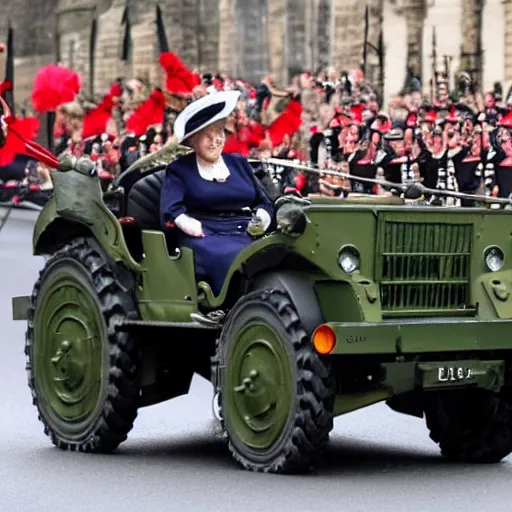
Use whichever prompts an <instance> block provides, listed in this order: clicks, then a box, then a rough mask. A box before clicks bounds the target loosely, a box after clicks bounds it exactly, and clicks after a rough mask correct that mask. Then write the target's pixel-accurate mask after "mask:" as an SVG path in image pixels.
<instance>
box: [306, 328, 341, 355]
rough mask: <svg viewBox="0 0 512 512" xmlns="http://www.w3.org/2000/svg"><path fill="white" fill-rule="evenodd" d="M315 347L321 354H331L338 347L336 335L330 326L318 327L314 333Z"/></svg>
mask: <svg viewBox="0 0 512 512" xmlns="http://www.w3.org/2000/svg"><path fill="white" fill-rule="evenodd" d="M312 339H313V346H314V347H315V349H316V351H317V352H318V353H319V354H324V355H325V354H330V353H331V352H332V351H333V350H334V347H335V346H336V333H335V332H334V330H333V328H332V327H331V326H330V325H327V324H323V325H320V326H318V327H317V328H316V329H315V332H314V333H313V337H312Z"/></svg>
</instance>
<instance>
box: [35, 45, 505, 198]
mask: <svg viewBox="0 0 512 512" xmlns="http://www.w3.org/2000/svg"><path fill="white" fill-rule="evenodd" d="M160 63H161V65H162V68H163V69H164V70H165V72H166V80H165V84H163V85H162V87H154V88H151V87H149V86H148V84H144V83H143V82H142V81H140V80H136V79H132V80H123V79H119V80H117V81H116V82H114V83H113V84H112V85H111V88H110V91H109V92H108V94H106V95H105V96H104V97H103V98H102V99H101V101H99V102H97V103H96V104H91V103H90V102H89V103H88V102H87V101H85V100H84V99H83V98H82V97H81V92H80V83H79V77H77V76H76V74H75V73H74V71H72V70H66V72H67V73H68V76H67V80H64V79H63V77H62V76H61V75H59V73H60V74H62V73H63V72H64V69H65V68H60V69H59V70H58V72H56V70H55V68H59V67H58V66H57V67H53V68H52V69H44V70H42V71H41V73H40V74H39V75H40V76H39V77H36V80H35V82H34V91H33V94H32V100H33V103H34V107H35V110H37V111H38V112H39V113H47V114H48V113H52V115H53V133H52V137H53V139H52V146H53V147H52V152H53V153H54V154H55V155H62V154H66V153H69V154H73V155H75V156H84V155H86V156H90V158H91V159H93V160H94V161H96V162H97V167H98V171H99V173H100V174H101V175H103V176H107V177H108V176H111V177H114V176H116V175H118V174H119V173H121V172H123V171H124V170H126V169H127V168H128V167H129V166H130V165H131V164H133V163H134V162H135V161H136V160H137V159H138V158H140V157H142V156H144V155H146V154H148V153H153V152H155V151H158V150H160V149H161V148H162V147H163V145H164V144H165V143H166V141H167V140H168V138H169V137H171V136H172V134H173V123H174V120H175V118H176V116H177V115H178V114H179V112H180V111H182V110H183V109H184V107H185V106H186V105H187V104H189V103H190V102H191V101H193V100H194V99H197V98H199V97H201V96H205V95H209V94H215V93H216V92H217V91H227V90H237V91H239V92H240V100H239V101H238V104H237V106H236V109H235V110H234V111H233V112H232V114H231V115H230V117H229V118H228V120H227V123H226V127H225V129H226V144H225V148H224V151H225V152H226V153H239V154H241V155H242V156H244V157H248V158H254V159H258V160H261V159H267V158H269V157H277V158H280V159H283V160H292V161H297V162H301V163H304V164H307V165H310V166H313V167H317V168H326V169H331V170H338V171H340V172H342V173H344V174H346V175H352V176H354V177H363V178H376V179H378V180H380V181H385V182H388V183H396V184H407V183H411V182H414V181H421V182H422V183H423V185H424V186H426V187H428V188H430V189H438V190H453V191H460V192H464V193H467V194H484V195H487V196H498V197H509V196H510V195H511V194H512V172H510V168H511V167H512V113H511V102H509V101H508V98H507V97H504V95H503V91H502V89H501V86H500V84H495V87H494V90H493V91H491V92H488V93H486V94H485V95H484V94H481V93H479V92H478V91H475V87H474V84H473V83H472V80H471V77H469V75H467V74H465V73H461V74H460V76H459V79H458V81H457V84H456V85H457V87H456V90H452V91H450V90H449V86H448V80H447V79H446V77H442V76H441V77H440V78H439V80H437V81H436V84H435V95H434V98H429V100H428V101H426V100H425V98H424V97H423V96H422V94H421V86H420V84H419V83H418V80H416V79H412V80H411V81H410V83H409V86H408V87H407V88H406V90H404V91H402V92H401V93H400V94H398V95H397V96H396V97H394V98H392V99H391V100H390V101H389V102H388V107H387V108H386V110H383V108H382V103H383V102H382V98H381V97H379V95H378V94H377V92H376V91H375V89H374V88H373V87H372V85H371V84H370V83H368V82H367V81H366V80H365V77H364V74H363V73H362V72H361V71H359V70H356V71H353V72H350V73H348V72H344V71H341V72H340V71H339V70H336V69H334V68H333V67H330V68H328V69H325V70H322V71H321V72H319V73H316V74H313V73H311V72H303V73H302V74H300V75H298V76H296V77H294V78H293V80H292V82H291V83H290V84H289V86H288V87H286V88H280V87H278V86H276V84H275V81H274V79H273V77H271V76H268V77H265V78H263V79H262V80H261V82H260V83H259V84H254V85H251V84H249V83H247V82H246V81H244V80H235V79H232V78H230V77H228V76H225V75H220V74H219V75H213V74H204V75H199V74H198V73H195V72H192V71H190V70H189V69H187V68H186V66H184V64H183V63H182V62H181V60H180V59H179V57H178V56H177V55H175V54H173V53H166V54H162V55H161V57H160ZM47 68H50V67H47ZM49 73H53V78H50V79H49ZM56 74H57V75H59V76H58V77H57V76H56ZM77 82H78V84H77ZM65 83H67V84H70V85H68V87H69V88H70V90H67V91H66V90H62V87H63V85H62V84H65ZM57 84H58V85H57ZM52 87H53V89H52ZM57 87H59V88H60V89H59V90H58V91H57V92H58V94H56V91H55V89H56V88H57ZM70 97H72V99H71V101H69V99H70ZM56 98H57V99H56ZM59 98H60V99H59ZM265 170H266V171H268V172H269V173H270V174H271V177H272V179H273V180H274V182H275V183H277V184H278V185H279V187H280V190H281V192H283V191H284V190H285V189H287V188H288V189H290V188H292V189H294V190H297V191H298V192H300V193H302V194H303V195H309V194H322V195H328V196H336V195H342V194H346V193H347V191H350V192H352V193H365V194H385V193H389V188H390V187H389V186H388V187H381V186H379V185H374V184H371V183H367V182H358V181H357V180H354V179H350V180H347V179H343V178H340V177H332V176H329V175H325V176H318V175H315V174H307V173H306V174H303V173H301V172H297V171H293V170H290V169H287V168H286V166H265ZM47 174H48V173H47V172H42V173H41V176H42V179H43V181H45V182H48V180H49V178H48V175H47ZM32 179H33V178H32ZM429 201H430V202H432V203H434V204H440V203H441V204H449V205H461V204H462V205H466V206H468V205H471V204H473V202H471V201H462V202H461V201H460V200H458V199H453V198H444V197H438V196H435V195H431V196H429Z"/></svg>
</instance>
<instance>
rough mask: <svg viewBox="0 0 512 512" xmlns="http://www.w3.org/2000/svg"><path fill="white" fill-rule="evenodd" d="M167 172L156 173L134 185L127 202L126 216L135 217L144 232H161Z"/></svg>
mask: <svg viewBox="0 0 512 512" xmlns="http://www.w3.org/2000/svg"><path fill="white" fill-rule="evenodd" d="M164 178H165V170H163V171H158V172H155V173H154V174H150V175H149V176H145V177H144V178H142V179H140V180H138V181H137V182H135V183H134V184H133V186H132V187H131V190H130V192H129V194H128V199H127V202H126V216H127V217H133V218H134V219H135V220H136V222H137V226H138V227H139V228H140V229H142V230H147V231H161V230H162V226H161V224H160V195H161V193H162V186H163V182H164Z"/></svg>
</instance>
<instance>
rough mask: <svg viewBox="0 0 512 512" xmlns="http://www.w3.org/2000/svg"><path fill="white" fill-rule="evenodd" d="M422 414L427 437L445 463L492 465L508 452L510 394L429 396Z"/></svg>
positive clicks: (511, 432)
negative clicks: (427, 429)
mask: <svg viewBox="0 0 512 512" xmlns="http://www.w3.org/2000/svg"><path fill="white" fill-rule="evenodd" d="M424 410H425V417H426V423H427V427H428V428H429V429H430V437H431V439H432V440H433V441H434V442H435V443H437V444H439V447H440V448H441V453H442V454H443V455H444V456H445V457H447V458H448V459H451V460H454V461H459V462H474V463H491V464H492V463H496V462H499V461H501V460H502V459H503V458H504V457H506V456H507V455H509V454H510V453H511V452H512V394H511V391H510V390H507V389H504V390H503V391H502V392H501V393H499V394H498V393H493V392H491V391H487V390H483V389H472V390H457V391H447V392H444V393H435V394H434V393H433V394H430V393H429V394H428V395H426V396H425V405H424Z"/></svg>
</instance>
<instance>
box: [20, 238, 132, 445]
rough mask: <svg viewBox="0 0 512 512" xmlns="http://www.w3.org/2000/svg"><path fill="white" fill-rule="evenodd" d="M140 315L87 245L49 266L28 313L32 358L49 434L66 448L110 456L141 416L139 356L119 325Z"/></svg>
mask: <svg viewBox="0 0 512 512" xmlns="http://www.w3.org/2000/svg"><path fill="white" fill-rule="evenodd" d="M125 317H134V318H135V317H136V310H135V305H134V303H133V300H132V298H131V296H130V294H129V293H128V292H127V291H126V290H125V287H123V286H122V285H121V284H120V282H119V281H118V279H117V278H116V275H115V274H114V272H113V271H112V269H111V267H110V266H109V264H108V263H107V261H106V259H105V257H104V256H103V255H102V254H101V251H100V250H99V249H96V248H95V246H93V245H92V244H91V243H90V242H89V241H88V240H86V239H79V240H77V241H75V242H73V243H71V244H70V245H67V246H66V247H64V248H63V249H62V250H60V251H59V252H58V253H56V254H55V255H54V256H52V257H51V258H50V259H49V260H48V261H47V263H46V265H45V267H44V269H43V270H42V272H41V273H40V277H39V280H38V281H37V282H36V284H35V286H34V290H33V293H32V296H31V300H30V307H29V310H28V330H27V336H26V347H25V354H26V355H27V359H28V362H27V369H28V379H29V386H30V389H31V391H32V396H33V402H34V404H35V405H36V407H37V409H38V412H39V419H40V420H41V422H42V423H43V424H44V427H45V433H46V434H47V435H48V436H50V438H51V440H52V442H53V443H54V444H55V445H56V446H58V447H59V448H62V449H65V450H67V449H70V450H80V451H85V452H109V451H112V450H114V449H115V448H116V447H117V446H118V445H119V444H120V443H121V442H122V441H124V440H125V439H126V438H127V434H128V432H129V431H130V430H131V428H132V426H133V421H134V420H135V417H136V415H137V405H136V404H137V398H138V392H139V388H138V382H137V381H138V357H137V348H136V344H135V342H134V340H133V339H132V337H131V336H130V334H128V333H125V332H119V331H117V330H116V329H115V324H116V323H117V322H119V321H120V320H122V319H123V318H125Z"/></svg>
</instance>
